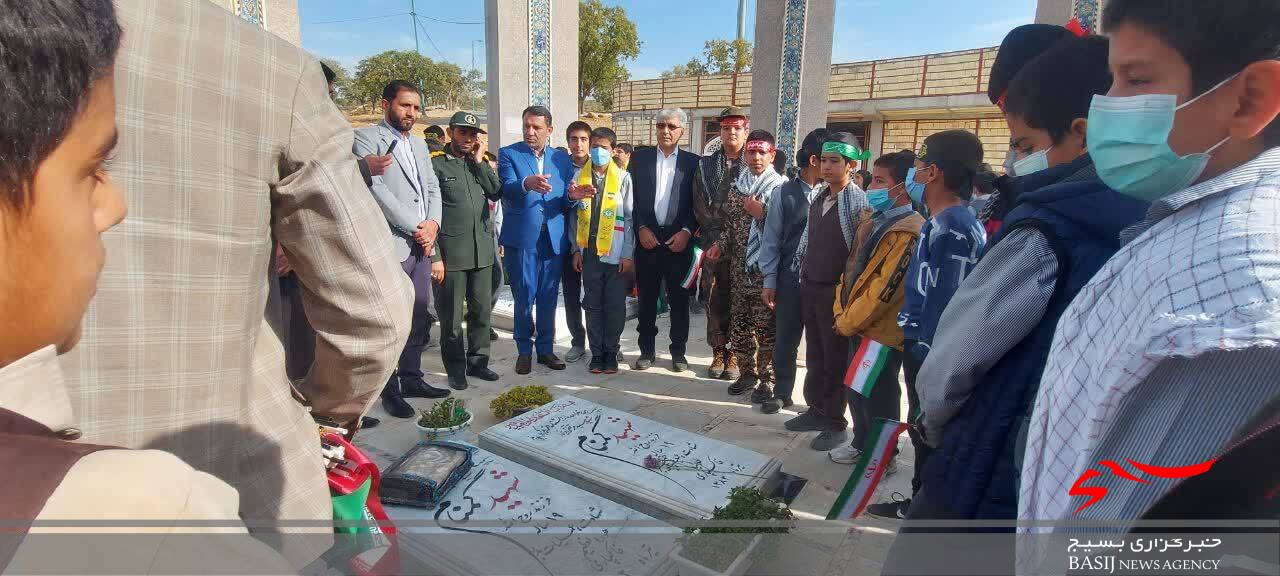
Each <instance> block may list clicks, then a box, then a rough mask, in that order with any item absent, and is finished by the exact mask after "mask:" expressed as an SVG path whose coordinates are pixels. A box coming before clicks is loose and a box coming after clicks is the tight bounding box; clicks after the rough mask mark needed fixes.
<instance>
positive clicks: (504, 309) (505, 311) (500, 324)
mask: <svg viewBox="0 0 1280 576" xmlns="http://www.w3.org/2000/svg"><path fill="white" fill-rule="evenodd" d="M564 310H565V306H564V294H563V293H562V294H561V295H560V301H559V303H558V304H557V305H556V326H557V328H556V333H557V334H560V335H567V334H568V333H569V331H568V329H567V328H564V327H565V326H568V324H566V323H565V320H564ZM639 316H640V299H639V298H632V297H630V296H627V320H634V319H636V318H638V317H639ZM584 318H585V316H584ZM490 323H491V324H492V326H493V327H494V328H497V329H499V330H506V331H508V332H511V331H514V330H515V327H516V301H515V299H514V298H513V297H512V296H511V288H509V287H507V286H503V287H501V288H499V289H498V301H497V303H495V304H494V305H493V317H492V319H491V320H490Z"/></svg>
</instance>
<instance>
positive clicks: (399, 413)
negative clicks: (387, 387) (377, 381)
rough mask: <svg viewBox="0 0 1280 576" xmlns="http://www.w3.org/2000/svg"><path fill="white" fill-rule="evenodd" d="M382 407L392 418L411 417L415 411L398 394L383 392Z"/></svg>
mask: <svg viewBox="0 0 1280 576" xmlns="http://www.w3.org/2000/svg"><path fill="white" fill-rule="evenodd" d="M382 407H383V408H384V409H385V410H386V411H387V414H390V415H391V416H392V417H394V418H412V417H413V415H414V414H416V413H417V411H415V410H414V409H413V406H410V405H409V403H408V402H405V401H404V397H403V396H400V395H399V394H383V395H382Z"/></svg>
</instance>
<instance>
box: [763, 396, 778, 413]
mask: <svg viewBox="0 0 1280 576" xmlns="http://www.w3.org/2000/svg"><path fill="white" fill-rule="evenodd" d="M779 410H782V400H779V399H777V398H770V399H768V400H765V401H764V402H761V403H760V411H761V412H764V413H765V414H777V413H778V411H779Z"/></svg>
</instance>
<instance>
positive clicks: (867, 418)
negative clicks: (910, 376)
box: [841, 337, 902, 455]
mask: <svg viewBox="0 0 1280 576" xmlns="http://www.w3.org/2000/svg"><path fill="white" fill-rule="evenodd" d="M858 344H859V340H858V338H857V337H855V338H853V341H852V342H851V343H850V351H849V355H847V356H846V357H845V362H844V363H845V366H846V367H847V366H848V365H849V362H852V361H853V352H854V351H855V350H857V348H858ZM901 369H902V352H901V351H899V350H894V349H890V350H889V359H888V360H887V361H886V363H885V367H884V369H883V370H881V371H880V377H879V378H877V379H876V384H875V386H873V387H872V388H871V397H870V398H867V397H864V396H863V395H862V394H859V393H857V392H854V391H853V390H848V389H847V388H846V390H847V392H848V396H849V414H851V415H852V416H853V443H854V444H853V445H854V446H859V447H864V445H865V443H866V442H868V441H870V437H871V431H872V430H874V429H875V425H876V420H877V419H879V418H888V419H889V420H895V421H899V422H901V421H902V415H901V412H902V408H901V404H900V402H902V389H901V388H899V387H898V373H899V371H901ZM841 377H842V379H843V375H841ZM841 385H842V386H843V383H842V384H841ZM893 453H894V455H897V454H898V448H897V447H896V446H895V447H894V449H893Z"/></svg>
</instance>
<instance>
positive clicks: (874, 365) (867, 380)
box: [844, 338, 891, 397]
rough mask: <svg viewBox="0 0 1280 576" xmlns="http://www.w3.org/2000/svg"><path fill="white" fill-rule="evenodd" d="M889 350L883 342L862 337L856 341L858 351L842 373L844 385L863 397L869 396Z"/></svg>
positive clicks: (887, 359)
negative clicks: (859, 340)
mask: <svg viewBox="0 0 1280 576" xmlns="http://www.w3.org/2000/svg"><path fill="white" fill-rule="evenodd" d="M890 350H891V349H890V348H889V347H888V346H885V345H884V344H881V343H879V342H876V341H875V340H872V339H870V338H863V339H862V341H861V342H859V343H858V351H857V352H855V353H854V354H853V360H852V361H851V362H849V369H848V370H846V371H845V373H844V385H845V387H847V388H849V389H850V390H853V391H854V392H857V393H859V394H861V395H863V396H864V397H870V396H871V388H872V387H874V386H875V385H876V380H878V379H879V378H880V372H882V371H884V366H885V364H887V363H888V362H889V351H890Z"/></svg>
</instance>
